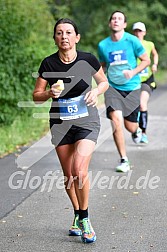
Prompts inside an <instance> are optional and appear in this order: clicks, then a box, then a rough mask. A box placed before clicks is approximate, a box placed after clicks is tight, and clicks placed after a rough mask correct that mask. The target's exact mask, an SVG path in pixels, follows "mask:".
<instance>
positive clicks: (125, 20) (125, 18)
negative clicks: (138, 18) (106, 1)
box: [109, 10, 127, 23]
mask: <svg viewBox="0 0 167 252" xmlns="http://www.w3.org/2000/svg"><path fill="white" fill-rule="evenodd" d="M116 12H119V13H122V14H123V15H124V22H125V23H126V22H127V17H126V16H125V13H124V12H122V11H119V10H116V11H114V12H113V13H112V14H111V16H110V19H109V22H110V21H111V19H112V16H113V15H114V14H115V13H116Z"/></svg>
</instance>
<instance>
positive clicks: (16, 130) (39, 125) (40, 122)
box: [0, 108, 49, 158]
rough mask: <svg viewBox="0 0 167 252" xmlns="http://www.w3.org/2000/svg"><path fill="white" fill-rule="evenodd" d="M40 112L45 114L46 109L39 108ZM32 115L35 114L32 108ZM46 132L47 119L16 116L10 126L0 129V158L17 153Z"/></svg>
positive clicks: (34, 109) (35, 109)
mask: <svg viewBox="0 0 167 252" xmlns="http://www.w3.org/2000/svg"><path fill="white" fill-rule="evenodd" d="M38 112H39V111H38ZM40 112H41V113H42V112H43V113H47V112H48V108H40ZM33 113H37V108H33V111H32V114H33ZM48 130H49V128H48V120H47V119H35V118H33V116H32V117H31V116H28V115H26V114H25V115H24V116H19V115H18V116H17V118H16V119H15V121H14V122H13V123H12V124H11V125H9V126H6V125H4V126H1V127H0V143H1V144H0V158H2V157H4V156H5V155H7V154H9V153H12V152H14V151H18V149H19V148H20V147H21V146H25V145H29V144H30V143H31V142H33V141H35V140H37V139H39V138H40V137H41V136H42V135H44V134H45V132H47V131H48Z"/></svg>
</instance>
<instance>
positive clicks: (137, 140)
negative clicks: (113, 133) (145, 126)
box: [132, 128, 142, 144]
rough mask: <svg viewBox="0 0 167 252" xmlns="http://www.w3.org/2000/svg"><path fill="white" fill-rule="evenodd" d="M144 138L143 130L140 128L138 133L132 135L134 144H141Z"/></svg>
mask: <svg viewBox="0 0 167 252" xmlns="http://www.w3.org/2000/svg"><path fill="white" fill-rule="evenodd" d="M141 138H142V130H141V129H140V128H138V129H137V130H136V132H134V133H132V140H133V142H134V143H136V144H138V143H140V141H141Z"/></svg>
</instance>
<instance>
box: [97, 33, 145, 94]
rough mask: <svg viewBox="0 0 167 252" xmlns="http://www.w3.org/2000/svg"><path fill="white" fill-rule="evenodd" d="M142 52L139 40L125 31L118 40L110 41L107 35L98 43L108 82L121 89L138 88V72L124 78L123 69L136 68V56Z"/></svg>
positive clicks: (100, 58) (142, 48)
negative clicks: (131, 76)
mask: <svg viewBox="0 0 167 252" xmlns="http://www.w3.org/2000/svg"><path fill="white" fill-rule="evenodd" d="M144 53H145V49H144V47H143V45H142V44H141V42H140V40H139V39H138V38H137V37H135V36H134V35H132V34H130V33H127V32H124V34H123V37H122V38H121V39H120V40H119V41H112V39H111V37H107V38H105V39H104V40H102V41H101V42H100V43H99V44H98V55H99V60H100V62H105V63H106V68H107V73H106V74H107V78H108V81H109V84H110V85H111V86H112V87H114V88H116V89H119V90H123V91H132V90H135V89H139V88H140V82H141V80H140V76H139V74H137V75H135V76H133V78H131V79H126V78H125V76H124V74H123V70H128V69H129V70H131V69H134V68H136V66H137V58H138V57H139V56H141V55H142V54H144Z"/></svg>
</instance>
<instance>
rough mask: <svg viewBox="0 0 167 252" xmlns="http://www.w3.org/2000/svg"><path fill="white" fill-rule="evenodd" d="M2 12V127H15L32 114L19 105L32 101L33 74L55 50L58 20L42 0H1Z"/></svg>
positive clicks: (0, 57) (0, 70)
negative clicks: (24, 115)
mask: <svg viewBox="0 0 167 252" xmlns="http://www.w3.org/2000/svg"><path fill="white" fill-rule="evenodd" d="M0 9H1V12H0V20H1V26H0V51H1V54H0V85H1V88H0V123H3V124H11V123H12V122H13V121H14V119H15V118H16V116H17V115H18V114H22V113H30V112H31V110H30V109H28V110H27V109H23V108H19V107H18V106H17V103H18V102H19V101H27V100H32V91H33V88H34V83H35V79H34V78H33V77H32V73H33V72H36V71H37V70H38V67H39V64H40V62H41V60H42V59H43V57H44V56H46V55H48V54H50V53H52V52H53V50H54V42H53V39H52V30H53V24H54V20H53V17H52V16H51V15H50V13H49V10H48V6H47V4H46V3H45V1H43V2H42V1H41V0H29V1H26V0H25V1H22V0H15V1H13V0H1V1H0Z"/></svg>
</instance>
